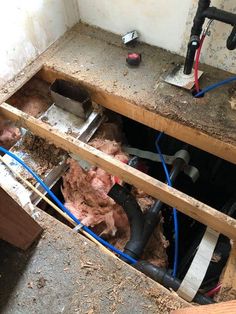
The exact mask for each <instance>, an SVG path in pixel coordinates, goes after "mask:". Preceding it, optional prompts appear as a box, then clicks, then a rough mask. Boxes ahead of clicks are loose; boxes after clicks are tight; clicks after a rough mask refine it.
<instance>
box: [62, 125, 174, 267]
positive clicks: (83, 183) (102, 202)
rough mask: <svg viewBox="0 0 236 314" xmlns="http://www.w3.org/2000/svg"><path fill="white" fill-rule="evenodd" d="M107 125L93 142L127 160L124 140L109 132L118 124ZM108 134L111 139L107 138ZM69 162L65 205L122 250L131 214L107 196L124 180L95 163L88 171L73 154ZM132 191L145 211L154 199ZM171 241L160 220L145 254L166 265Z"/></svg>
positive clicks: (64, 192)
mask: <svg viewBox="0 0 236 314" xmlns="http://www.w3.org/2000/svg"><path fill="white" fill-rule="evenodd" d="M105 124H106V123H105ZM110 126H111V127H110ZM103 129H107V130H108V131H107V132H106V134H105V135H104V134H103V132H102V135H101V132H100V133H99V132H98V133H97V137H95V138H94V139H93V140H92V141H90V143H89V144H90V145H91V146H93V147H95V148H97V149H99V150H101V151H103V152H104V153H106V154H108V155H110V156H113V157H114V158H116V159H118V160H120V161H122V162H124V163H127V162H128V159H129V156H128V155H127V154H126V153H124V152H122V150H121V145H120V143H118V142H116V141H115V140H114V139H112V136H106V135H107V134H110V132H111V130H112V132H114V130H115V127H114V125H113V124H111V123H110V124H109V123H107V127H106V128H103ZM115 133H116V132H115ZM100 136H102V138H101V137H100ZM104 136H106V137H109V138H110V139H109V140H108V139H106V138H105V139H104V138H103V137H104ZM68 164H69V169H68V171H67V173H66V174H65V175H64V177H63V188H62V193H63V196H64V198H65V206H66V207H67V208H68V209H69V210H70V211H71V212H72V213H73V214H74V215H75V216H76V217H77V218H78V219H79V220H80V221H81V222H82V223H83V224H84V225H86V226H88V227H92V228H93V230H94V231H95V232H96V233H97V234H99V235H100V236H103V237H104V238H106V239H107V240H108V241H109V242H110V243H111V244H113V245H115V246H116V247H117V248H118V249H120V250H122V249H123V248H124V246H125V244H126V243H127V241H128V240H129V235H130V227H129V222H128V218H127V216H126V214H125V212H124V210H123V208H122V207H121V206H119V205H117V204H116V203H115V202H114V201H113V200H112V199H111V198H110V197H108V196H107V193H108V191H109V190H110V189H111V187H112V186H113V184H114V183H115V182H118V183H119V184H122V182H121V181H120V180H119V179H118V178H116V177H114V176H112V175H110V174H108V173H106V172H105V171H104V170H103V169H101V168H98V167H92V168H90V170H89V171H85V170H84V169H82V167H81V166H80V165H79V163H78V162H77V161H75V160H73V159H71V158H70V159H68ZM132 193H133V194H134V195H135V197H136V199H137V201H138V203H139V205H140V207H141V209H142V210H143V211H144V212H145V211H146V210H147V209H148V208H149V207H150V206H151V205H152V204H153V202H154V200H153V199H152V198H151V197H150V196H148V195H147V194H145V193H144V192H143V191H140V190H139V189H136V188H133V189H132ZM168 245H169V243H168V241H167V240H166V239H165V237H164V235H163V233H162V224H160V225H159V226H158V227H157V228H156V230H155V232H154V234H153V236H152V238H151V239H150V241H149V243H148V245H147V247H146V249H145V253H144V256H143V258H145V259H147V260H149V261H150V262H153V263H154V264H156V265H158V266H161V267H166V266H167V255H166V248H167V247H168Z"/></svg>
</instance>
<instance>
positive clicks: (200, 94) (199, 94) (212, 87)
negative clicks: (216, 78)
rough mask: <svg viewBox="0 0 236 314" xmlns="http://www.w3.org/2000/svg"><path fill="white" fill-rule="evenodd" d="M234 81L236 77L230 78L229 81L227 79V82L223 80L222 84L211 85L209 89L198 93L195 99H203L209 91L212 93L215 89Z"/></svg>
mask: <svg viewBox="0 0 236 314" xmlns="http://www.w3.org/2000/svg"><path fill="white" fill-rule="evenodd" d="M233 81H236V76H233V77H230V78H228V79H226V80H223V81H220V82H218V83H215V84H213V85H210V86H208V87H206V88H204V89H202V90H201V91H200V92H199V93H197V94H196V95H195V96H194V97H195V98H198V97H201V96H202V95H204V94H205V93H207V92H209V91H211V90H213V89H215V88H217V87H220V86H223V85H225V84H228V83H230V82H233Z"/></svg>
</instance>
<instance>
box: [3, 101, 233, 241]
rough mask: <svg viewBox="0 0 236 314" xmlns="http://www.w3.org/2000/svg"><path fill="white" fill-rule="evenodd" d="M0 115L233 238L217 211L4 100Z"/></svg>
mask: <svg viewBox="0 0 236 314" xmlns="http://www.w3.org/2000/svg"><path fill="white" fill-rule="evenodd" d="M0 114H1V115H2V116H4V117H5V118H7V119H9V120H12V121H14V122H17V124H18V125H21V126H22V127H25V128H26V129H28V130H30V131H31V132H32V133H33V134H35V135H37V136H40V137H42V138H44V139H47V140H48V141H49V142H51V143H53V144H55V145H56V146H57V147H60V148H62V149H64V150H66V151H67V152H69V153H73V154H75V155H78V156H80V157H81V158H83V159H85V160H87V161H88V162H90V163H92V164H94V165H96V166H99V167H101V168H102V169H104V170H105V171H107V172H108V173H110V174H113V175H116V176H118V177H119V178H121V179H122V180H124V181H125V182H127V183H129V184H132V185H134V186H136V187H137V188H140V189H142V190H143V191H144V192H146V193H147V194H149V195H151V196H153V197H154V198H156V199H160V200H161V201H162V202H164V203H166V204H168V205H170V206H172V207H176V208H177V209H178V210H179V211H181V212H182V213H184V214H186V215H188V216H190V217H192V218H194V219H196V220H198V221H199V222H201V223H203V224H205V225H207V226H209V227H211V228H212V229H214V230H216V231H218V232H219V233H222V234H224V235H226V236H227V237H229V238H232V239H236V220H235V219H233V218H231V217H228V216H227V215H225V214H223V213H220V212H219V211H217V210H215V209H214V208H212V207H210V206H207V205H206V204H204V203H202V202H200V201H197V200H196V199H194V198H192V197H190V196H188V195H186V194H184V193H182V192H180V191H178V190H176V189H174V188H171V187H169V186H167V185H166V184H164V183H163V182H161V181H158V180H156V179H154V178H152V177H150V176H148V175H146V174H144V173H142V172H140V171H139V170H136V169H134V168H132V167H130V166H128V165H126V164H124V163H122V162H121V161H119V160H116V159H114V158H112V157H111V156H109V155H107V154H105V153H103V152H101V151H99V150H97V149H95V148H93V147H91V146H89V145H88V144H85V143H83V142H81V141H79V140H76V139H75V138H73V137H71V136H69V135H64V134H62V133H59V132H58V131H55V130H54V129H53V128H52V127H51V126H50V125H48V124H46V123H44V122H42V121H39V120H37V119H35V118H33V117H31V116H29V115H27V114H25V113H23V112H22V111H20V110H18V109H16V108H14V107H12V106H10V105H8V104H6V103H3V104H2V105H1V106H0Z"/></svg>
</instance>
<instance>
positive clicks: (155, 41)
mask: <svg viewBox="0 0 236 314" xmlns="http://www.w3.org/2000/svg"><path fill="white" fill-rule="evenodd" d="M77 1H78V4H79V11H80V17H81V20H82V21H83V22H86V23H88V24H91V25H95V26H98V27H101V28H103V29H106V30H109V31H111V32H114V33H117V34H124V33H126V32H127V31H129V30H132V29H136V30H137V31H139V32H140V34H141V38H140V39H141V40H142V41H144V42H146V43H149V44H152V45H155V46H158V47H162V48H164V49H167V50H170V51H173V52H176V53H178V54H181V55H185V52H186V44H187V41H188V39H189V34H190V29H191V26H192V20H193V17H194V14H195V12H196V5H197V2H198V1H197V0H118V1H112V0H77ZM212 5H214V6H217V7H219V8H222V9H225V10H228V11H232V12H234V13H236V1H235V0H212ZM230 29H231V27H230V26H228V25H224V24H222V23H219V22H215V23H214V25H213V27H212V35H211V37H210V38H207V40H206V42H205V44H204V45H205V47H207V48H205V47H204V50H203V53H202V60H201V61H203V62H206V63H207V64H211V65H213V66H215V67H219V68H221V69H225V70H230V71H231V72H234V73H236V56H235V52H232V51H231V52H229V51H228V50H227V49H226V39H227V37H228V35H229V33H230Z"/></svg>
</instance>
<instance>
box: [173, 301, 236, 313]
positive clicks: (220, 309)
mask: <svg viewBox="0 0 236 314" xmlns="http://www.w3.org/2000/svg"><path fill="white" fill-rule="evenodd" d="M233 313H236V301H229V302H221V303H218V304H209V305H202V306H193V307H186V308H184V309H178V310H175V311H172V312H171V314H233Z"/></svg>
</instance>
